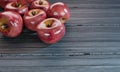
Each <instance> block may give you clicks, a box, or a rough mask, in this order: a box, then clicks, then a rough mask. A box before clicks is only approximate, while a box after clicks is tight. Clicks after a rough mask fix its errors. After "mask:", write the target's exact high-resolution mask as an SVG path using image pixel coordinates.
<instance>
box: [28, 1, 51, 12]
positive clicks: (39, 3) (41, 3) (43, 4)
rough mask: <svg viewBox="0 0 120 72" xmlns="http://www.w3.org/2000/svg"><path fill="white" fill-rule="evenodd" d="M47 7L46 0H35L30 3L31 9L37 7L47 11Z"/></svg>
mask: <svg viewBox="0 0 120 72" xmlns="http://www.w3.org/2000/svg"><path fill="white" fill-rule="evenodd" d="M49 7H50V3H49V2H48V1H46V0H35V1H33V2H32V3H31V5H30V8H31V9H35V8H39V9H43V10H44V11H47V10H48V8H49Z"/></svg>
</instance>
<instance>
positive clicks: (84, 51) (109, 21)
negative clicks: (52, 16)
mask: <svg viewBox="0 0 120 72" xmlns="http://www.w3.org/2000/svg"><path fill="white" fill-rule="evenodd" d="M49 1H50V2H52V3H54V2H57V1H62V2H65V3H67V4H68V6H69V7H70V10H71V18H70V20H69V21H68V22H67V23H66V24H65V26H66V30H67V32H66V35H65V37H64V38H63V39H62V40H61V41H60V42H58V43H56V44H53V45H46V44H44V43H42V42H41V41H40V40H39V39H38V38H37V36H36V33H31V32H28V31H24V32H23V34H22V35H21V36H19V37H17V38H13V39H11V38H6V37H3V36H2V35H0V72H119V71H120V0H54V1H53V0H49Z"/></svg>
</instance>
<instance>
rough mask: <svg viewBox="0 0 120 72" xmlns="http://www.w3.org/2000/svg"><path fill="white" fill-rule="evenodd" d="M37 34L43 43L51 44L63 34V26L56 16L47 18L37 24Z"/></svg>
mask: <svg viewBox="0 0 120 72" xmlns="http://www.w3.org/2000/svg"><path fill="white" fill-rule="evenodd" d="M37 34H38V37H39V38H40V39H41V40H42V41H43V42H44V43H46V44H53V43H56V42H58V41H60V40H61V39H62V38H63V36H64V35H65V26H64V24H62V23H61V22H60V20H58V19H56V18H48V19H45V20H43V21H42V22H41V23H39V24H38V26H37Z"/></svg>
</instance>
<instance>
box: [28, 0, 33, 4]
mask: <svg viewBox="0 0 120 72" xmlns="http://www.w3.org/2000/svg"><path fill="white" fill-rule="evenodd" d="M33 1H35V0H27V2H28V3H31V2H33Z"/></svg>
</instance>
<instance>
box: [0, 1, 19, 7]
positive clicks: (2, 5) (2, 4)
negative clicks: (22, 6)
mask: <svg viewBox="0 0 120 72" xmlns="http://www.w3.org/2000/svg"><path fill="white" fill-rule="evenodd" d="M16 1H17V0H0V7H2V8H4V7H5V5H6V4H7V3H9V2H16Z"/></svg>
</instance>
